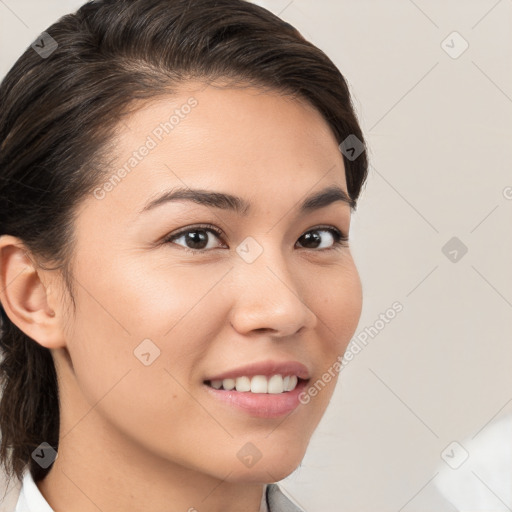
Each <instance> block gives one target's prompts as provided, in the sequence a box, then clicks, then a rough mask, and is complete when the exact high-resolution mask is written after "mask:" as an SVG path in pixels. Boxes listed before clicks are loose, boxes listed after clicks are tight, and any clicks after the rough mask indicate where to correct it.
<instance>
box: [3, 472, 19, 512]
mask: <svg viewBox="0 0 512 512" xmlns="http://www.w3.org/2000/svg"><path fill="white" fill-rule="evenodd" d="M20 492H21V481H20V480H18V479H17V478H16V477H14V478H12V479H11V480H10V481H9V479H8V476H7V474H6V473H5V472H4V471H1V470H0V512H14V511H15V509H16V505H17V504H18V498H19V496H20Z"/></svg>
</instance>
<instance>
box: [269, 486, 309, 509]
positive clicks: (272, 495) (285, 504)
mask: <svg viewBox="0 0 512 512" xmlns="http://www.w3.org/2000/svg"><path fill="white" fill-rule="evenodd" d="M267 503H268V509H269V512H305V511H304V510H303V509H302V508H300V507H299V506H298V505H297V504H296V503H294V502H293V501H292V499H291V498H289V497H288V496H286V494H285V493H284V492H283V490H282V489H281V488H280V487H279V485H277V484H268V485H267Z"/></svg>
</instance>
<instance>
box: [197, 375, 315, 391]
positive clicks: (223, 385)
mask: <svg viewBox="0 0 512 512" xmlns="http://www.w3.org/2000/svg"><path fill="white" fill-rule="evenodd" d="M303 381H305V380H304V379H301V378H299V377H297V375H286V376H282V375H280V374H276V375H271V376H268V377H267V376H266V375H254V376H253V377H248V376H241V377H236V378H228V379H222V380H206V381H204V383H205V384H206V385H207V386H209V387H211V388H214V389H217V390H220V391H238V392H248V393H255V394H280V393H289V392H290V391H293V390H294V389H295V388H296V387H297V385H298V384H299V383H300V382H303Z"/></svg>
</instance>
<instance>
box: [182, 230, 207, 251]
mask: <svg viewBox="0 0 512 512" xmlns="http://www.w3.org/2000/svg"><path fill="white" fill-rule="evenodd" d="M191 233H192V234H191ZM198 233H199V235H198ZM189 242H190V243H191V244H192V247H191V248H192V249H204V247H206V245H207V243H208V237H207V235H206V232H205V231H202V230H196V231H189V233H188V234H187V244H188V243H189ZM205 242H206V243H205ZM197 245H199V247H198V246H197ZM203 245H204V247H203Z"/></svg>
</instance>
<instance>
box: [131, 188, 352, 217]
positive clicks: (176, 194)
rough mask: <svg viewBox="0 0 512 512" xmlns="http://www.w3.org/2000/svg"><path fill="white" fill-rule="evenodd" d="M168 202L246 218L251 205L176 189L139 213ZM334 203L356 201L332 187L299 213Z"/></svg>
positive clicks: (235, 198)
mask: <svg viewBox="0 0 512 512" xmlns="http://www.w3.org/2000/svg"><path fill="white" fill-rule="evenodd" d="M170 201H192V202H194V203H197V204H201V205H204V206H210V207H213V208H220V209H222V210H230V211H233V212H235V213H237V214H238V215H242V216H247V215H248V214H249V212H250V209H251V204H250V203H249V202H247V201H246V200H245V199H243V198H242V197H238V196H234V195H232V194H227V193H224V192H212V191H211V190H204V189H191V188H177V189H173V190H168V191H165V192H164V193H162V194H161V195H159V196H158V197H156V198H154V199H152V200H150V201H149V202H148V203H147V204H146V205H145V206H144V208H142V210H141V211H140V212H139V213H143V212H146V211H148V210H152V209H153V208H156V207H157V206H160V205H162V204H164V203H168V202H170ZM336 201H341V202H343V203H346V204H348V205H349V206H350V208H351V209H355V207H356V201H354V200H353V199H352V198H351V197H350V196H349V195H348V194H347V193H346V192H345V191H344V190H343V189H341V188H340V187H338V186H335V185H332V186H330V187H327V188H325V189H323V190H320V191H319V192H315V193H314V194H311V195H309V196H308V197H306V199H304V201H303V202H302V203H301V205H300V207H299V213H301V214H305V213H308V212H311V211H314V210H319V209H320V208H324V207H326V206H328V205H330V204H332V203H335V202H336Z"/></svg>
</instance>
